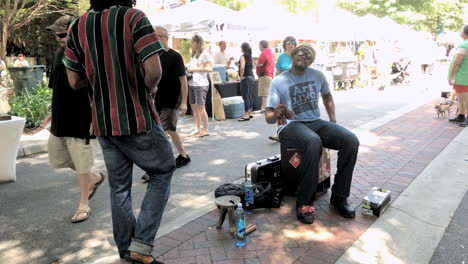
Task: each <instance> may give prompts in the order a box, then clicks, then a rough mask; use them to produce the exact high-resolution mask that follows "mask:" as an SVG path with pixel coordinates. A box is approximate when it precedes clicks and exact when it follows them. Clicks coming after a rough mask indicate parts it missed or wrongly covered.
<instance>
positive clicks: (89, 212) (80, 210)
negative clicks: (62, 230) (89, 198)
mask: <svg viewBox="0 0 468 264" xmlns="http://www.w3.org/2000/svg"><path fill="white" fill-rule="evenodd" d="M79 214H86V215H85V217H84V218H80V219H76V218H75V217H78V215H79ZM90 214H91V208H88V209H78V210H76V212H75V214H74V215H73V216H72V220H71V222H72V223H73V224H76V223H80V222H83V221H86V220H88V218H89V215H90ZM74 218H75V220H73V219H74Z"/></svg>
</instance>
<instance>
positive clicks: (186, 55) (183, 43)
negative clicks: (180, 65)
mask: <svg viewBox="0 0 468 264" xmlns="http://www.w3.org/2000/svg"><path fill="white" fill-rule="evenodd" d="M179 52H180V55H181V56H182V58H183V59H184V64H186V63H189V61H190V39H181V40H180V50H179Z"/></svg>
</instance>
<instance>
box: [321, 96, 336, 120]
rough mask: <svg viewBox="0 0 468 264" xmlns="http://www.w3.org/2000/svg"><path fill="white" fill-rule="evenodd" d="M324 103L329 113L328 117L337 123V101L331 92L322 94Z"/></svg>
mask: <svg viewBox="0 0 468 264" xmlns="http://www.w3.org/2000/svg"><path fill="white" fill-rule="evenodd" d="M322 100H323V105H324V106H325V109H326V110H327V113H328V118H330V122H333V123H336V117H335V101H333V96H332V94H331V93H328V94H325V95H322Z"/></svg>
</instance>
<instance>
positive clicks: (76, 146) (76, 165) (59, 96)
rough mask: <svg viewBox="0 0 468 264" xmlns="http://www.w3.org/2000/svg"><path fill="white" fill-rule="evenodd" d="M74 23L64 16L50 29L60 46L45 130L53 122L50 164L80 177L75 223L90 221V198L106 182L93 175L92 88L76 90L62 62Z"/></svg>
mask: <svg viewBox="0 0 468 264" xmlns="http://www.w3.org/2000/svg"><path fill="white" fill-rule="evenodd" d="M72 21H73V17H71V16H61V17H60V18H58V19H57V20H56V21H55V22H54V24H52V25H51V26H49V27H47V29H48V30H50V31H52V32H54V33H55V39H56V40H57V42H58V43H59V45H60V47H59V48H58V49H57V51H56V52H55V54H54V61H53V65H52V71H51V75H50V79H49V87H50V88H52V89H53V92H52V113H51V114H49V115H48V116H47V117H46V118H45V120H44V122H43V123H42V127H43V128H44V127H45V125H46V124H47V123H49V121H50V122H51V127H50V137H49V142H48V151H49V161H50V165H51V167H53V168H70V169H72V170H74V171H76V173H77V174H78V183H79V185H80V202H79V205H78V209H77V210H76V212H75V214H74V215H73V217H72V219H71V221H72V223H78V222H83V221H85V220H86V219H88V217H89V215H90V213H91V208H90V207H89V199H91V198H92V197H93V196H94V194H95V193H96V190H97V188H98V187H99V185H101V184H102V182H103V181H104V175H102V174H100V173H95V172H92V168H93V165H94V154H95V151H96V147H95V146H97V143H96V139H94V138H93V137H91V136H90V126H91V105H90V103H89V95H88V89H82V90H78V91H74V90H73V89H72V88H71V87H70V85H69V83H68V78H67V74H66V70H65V66H64V65H63V63H62V59H63V56H64V49H65V47H66V43H67V29H68V26H69V24H70V23H71V22H72Z"/></svg>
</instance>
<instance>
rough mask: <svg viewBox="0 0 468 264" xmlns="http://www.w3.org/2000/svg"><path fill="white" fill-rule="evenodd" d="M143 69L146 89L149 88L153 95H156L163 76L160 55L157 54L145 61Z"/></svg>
mask: <svg viewBox="0 0 468 264" xmlns="http://www.w3.org/2000/svg"><path fill="white" fill-rule="evenodd" d="M143 69H144V71H145V77H144V78H145V84H146V87H148V89H149V90H150V93H151V94H152V95H155V94H156V91H157V90H158V83H159V81H160V80H161V75H162V70H161V62H160V60H159V55H158V54H156V53H155V54H153V55H151V56H150V57H148V58H147V59H146V60H145V61H143Z"/></svg>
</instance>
